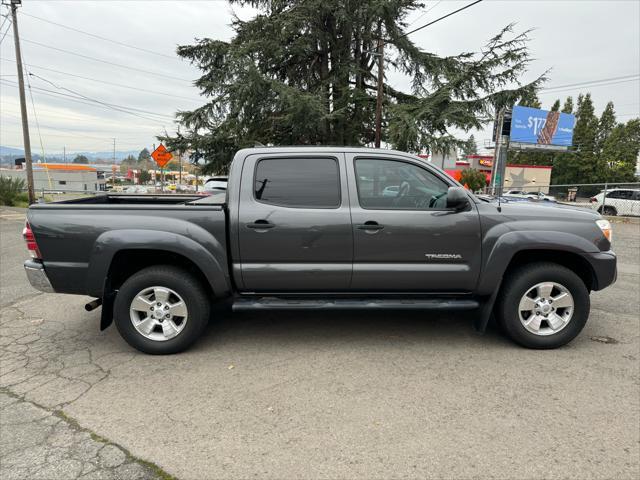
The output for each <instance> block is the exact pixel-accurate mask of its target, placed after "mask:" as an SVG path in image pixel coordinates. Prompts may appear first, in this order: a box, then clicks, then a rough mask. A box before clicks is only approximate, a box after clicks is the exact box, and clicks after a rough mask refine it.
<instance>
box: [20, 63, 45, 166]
mask: <svg viewBox="0 0 640 480" xmlns="http://www.w3.org/2000/svg"><path fill="white" fill-rule="evenodd" d="M21 53H22V52H21ZM22 63H23V64H24V65H25V66H26V63H25V61H24V54H22ZM27 87H28V88H29V97H31V108H32V109H33V118H34V119H35V121H36V129H37V130H38V139H39V140H40V148H41V149H42V158H45V155H44V143H42V134H41V133H40V121H39V120H38V114H37V112H36V103H35V102H34V101H33V91H32V90H31V80H30V79H29V75H27Z"/></svg>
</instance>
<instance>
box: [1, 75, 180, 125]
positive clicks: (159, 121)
mask: <svg viewBox="0 0 640 480" xmlns="http://www.w3.org/2000/svg"><path fill="white" fill-rule="evenodd" d="M0 82H2V83H5V84H7V85H10V86H13V87H15V86H16V83H14V82H10V81H9V80H4V79H0ZM33 89H34V90H36V91H37V92H39V93H40V94H41V95H48V96H50V97H54V98H60V97H63V98H68V99H70V100H71V101H75V102H78V103H82V104H85V105H91V106H104V107H105V108H109V109H112V110H116V111H120V112H122V113H127V114H129V115H134V116H136V117H140V118H143V119H145V120H151V121H152V122H155V123H156V124H157V125H163V123H162V122H163V121H162V119H160V118H151V117H145V116H143V115H140V114H138V113H136V112H133V111H131V109H127V107H122V106H120V105H113V104H107V103H105V102H101V101H98V100H93V99H91V98H89V97H84V96H74V95H69V94H66V93H60V92H56V91H54V90H48V89H46V88H40V87H33ZM42 92H45V93H42ZM79 98H80V99H87V100H89V101H90V102H93V103H89V102H85V101H82V100H79ZM152 114H153V115H158V116H163V117H166V118H170V119H171V120H173V117H170V116H169V115H163V114H157V113H152Z"/></svg>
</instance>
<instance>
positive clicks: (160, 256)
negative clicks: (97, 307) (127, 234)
mask: <svg viewBox="0 0 640 480" xmlns="http://www.w3.org/2000/svg"><path fill="white" fill-rule="evenodd" d="M154 265H173V266H176V267H180V268H183V269H185V270H187V271H188V272H190V273H191V274H193V275H194V277H196V278H197V279H198V281H199V282H200V283H201V284H202V286H203V287H205V288H206V289H207V290H208V291H209V292H210V293H211V294H213V290H212V289H211V285H210V284H209V281H208V280H207V277H206V276H205V275H204V273H202V270H200V268H199V267H198V266H197V265H196V264H195V263H193V262H192V261H191V260H189V259H188V258H187V257H185V256H183V255H180V254H178V253H173V252H168V251H166V250H151V249H149V250H142V249H141V250H138V249H132V250H120V251H119V252H117V253H116V254H115V255H114V257H113V259H112V260H111V265H110V266H109V273H108V274H107V275H108V276H109V280H110V285H111V288H112V289H114V290H117V289H118V288H120V285H122V284H123V283H124V282H125V280H127V278H129V277H130V276H131V275H133V274H134V273H136V272H139V271H140V270H142V269H143V268H146V267H151V266H154Z"/></svg>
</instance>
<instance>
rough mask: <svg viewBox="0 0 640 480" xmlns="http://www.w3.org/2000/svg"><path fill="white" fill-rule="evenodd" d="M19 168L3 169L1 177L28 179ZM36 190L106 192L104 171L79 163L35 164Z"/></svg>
mask: <svg viewBox="0 0 640 480" xmlns="http://www.w3.org/2000/svg"><path fill="white" fill-rule="evenodd" d="M17 167H18V168H12V169H9V168H2V169H0V176H2V177H11V178H22V179H25V180H26V178H27V172H26V170H25V169H24V168H22V167H23V165H18V166H17ZM33 183H34V189H35V190H45V191H67V192H102V191H105V190H106V185H105V179H104V171H101V170H98V167H96V166H93V165H82V164H77V163H34V164H33Z"/></svg>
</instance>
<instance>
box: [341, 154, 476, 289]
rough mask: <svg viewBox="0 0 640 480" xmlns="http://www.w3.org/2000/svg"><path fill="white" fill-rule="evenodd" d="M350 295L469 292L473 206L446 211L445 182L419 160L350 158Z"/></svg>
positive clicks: (473, 244) (382, 156) (472, 272)
mask: <svg viewBox="0 0 640 480" xmlns="http://www.w3.org/2000/svg"><path fill="white" fill-rule="evenodd" d="M347 168H348V171H349V189H350V192H351V195H350V197H351V216H352V222H353V238H354V264H353V278H352V284H351V288H352V290H356V291H388V292H394V291H395V292H452V293H457V292H469V291H472V290H473V289H474V287H475V284H476V281H477V279H478V275H479V270H480V260H481V258H480V255H481V250H480V248H481V242H480V220H479V217H478V212H477V209H476V206H475V204H474V203H473V202H472V203H471V205H470V208H469V209H468V210H467V211H462V212H455V211H451V210H447V208H446V195H447V190H448V188H449V186H450V185H452V184H451V183H449V181H447V180H446V178H445V177H444V176H443V174H442V173H440V172H437V171H436V170H435V169H432V168H431V167H429V166H427V165H425V164H424V162H422V161H420V160H419V159H414V158H412V157H404V156H400V155H397V154H391V153H390V154H377V153H372V154H367V155H360V154H349V155H347Z"/></svg>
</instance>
